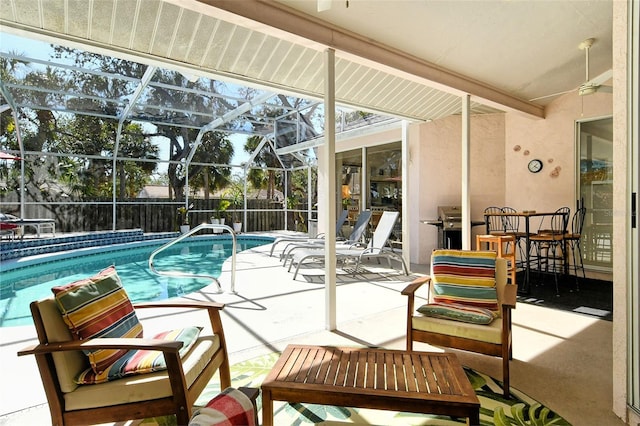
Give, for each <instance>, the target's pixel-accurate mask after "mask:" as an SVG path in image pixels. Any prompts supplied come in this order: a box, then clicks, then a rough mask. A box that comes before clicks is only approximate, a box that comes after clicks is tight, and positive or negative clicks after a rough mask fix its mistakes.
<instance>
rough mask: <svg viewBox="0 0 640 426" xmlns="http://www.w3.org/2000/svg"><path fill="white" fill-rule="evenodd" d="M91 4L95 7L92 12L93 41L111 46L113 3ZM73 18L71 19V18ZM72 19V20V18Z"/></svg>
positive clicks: (107, 0) (97, 2)
mask: <svg viewBox="0 0 640 426" xmlns="http://www.w3.org/2000/svg"><path fill="white" fill-rule="evenodd" d="M89 4H91V5H93V9H92V10H91V16H90V19H91V34H90V36H89V37H90V38H91V40H94V41H98V42H100V43H106V44H111V31H112V30H113V25H114V22H113V18H114V16H113V11H114V7H113V1H111V0H105V1H96V2H93V3H90V2H89ZM70 18H71V17H70ZM71 19H72V18H71Z"/></svg>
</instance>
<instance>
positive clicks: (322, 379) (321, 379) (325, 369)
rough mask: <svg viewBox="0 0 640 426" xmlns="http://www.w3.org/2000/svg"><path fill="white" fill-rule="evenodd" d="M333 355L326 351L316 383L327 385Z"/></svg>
mask: <svg viewBox="0 0 640 426" xmlns="http://www.w3.org/2000/svg"><path fill="white" fill-rule="evenodd" d="M332 356H333V354H332V353H331V352H329V351H324V354H323V356H322V364H321V365H320V371H318V378H317V379H316V383H326V381H327V374H328V373H329V367H330V366H331V358H332Z"/></svg>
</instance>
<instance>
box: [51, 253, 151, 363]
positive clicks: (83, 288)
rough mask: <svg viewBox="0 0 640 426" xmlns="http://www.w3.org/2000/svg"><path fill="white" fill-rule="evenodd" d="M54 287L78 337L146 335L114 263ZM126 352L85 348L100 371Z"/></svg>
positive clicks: (64, 314) (65, 316)
mask: <svg viewBox="0 0 640 426" xmlns="http://www.w3.org/2000/svg"><path fill="white" fill-rule="evenodd" d="M51 290H52V291H53V294H54V296H55V299H56V303H57V305H58V308H59V309H60V312H61V313H62V318H63V319H64V322H65V323H66V324H67V326H68V327H69V330H71V333H72V335H73V336H74V338H76V339H78V340H85V339H91V338H98V337H128V338H134V337H142V324H140V321H138V317H137V316H136V312H135V310H134V309H133V305H132V304H131V302H130V300H129V296H128V295H127V292H126V291H125V289H124V288H123V287H122V283H121V281H120V277H118V274H117V272H116V269H115V267H114V266H110V267H109V268H106V269H104V270H102V271H101V272H99V273H98V274H97V275H95V276H93V277H90V278H87V279H83V280H80V281H75V282H73V283H71V284H67V285H64V286H59V287H53V288H52V289H51ZM126 353H127V351H126V350H117V349H115V350H112V349H97V350H87V351H85V354H86V355H87V356H88V357H89V364H90V365H91V368H92V369H93V371H94V372H95V373H96V374H100V373H101V372H103V371H104V370H106V369H107V368H109V366H110V365H111V364H113V363H114V362H116V361H117V360H118V359H120V358H121V357H123V356H124V355H125V354H126Z"/></svg>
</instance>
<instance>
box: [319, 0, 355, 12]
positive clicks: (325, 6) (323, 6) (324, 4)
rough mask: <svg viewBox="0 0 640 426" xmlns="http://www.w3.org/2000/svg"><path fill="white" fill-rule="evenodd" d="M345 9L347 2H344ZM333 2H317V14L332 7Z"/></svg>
mask: <svg viewBox="0 0 640 426" xmlns="http://www.w3.org/2000/svg"><path fill="white" fill-rule="evenodd" d="M344 2H345V7H346V8H347V9H348V8H349V0H344ZM333 3H334V0H318V12H324V11H325V10H329V9H331V8H332V7H333Z"/></svg>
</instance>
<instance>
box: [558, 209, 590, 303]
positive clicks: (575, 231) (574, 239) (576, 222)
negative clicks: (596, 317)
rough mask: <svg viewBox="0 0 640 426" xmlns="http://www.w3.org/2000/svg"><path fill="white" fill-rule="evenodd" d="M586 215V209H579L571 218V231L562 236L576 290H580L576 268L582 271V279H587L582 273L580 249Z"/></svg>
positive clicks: (582, 265) (583, 272) (582, 264)
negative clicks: (569, 254)
mask: <svg viewBox="0 0 640 426" xmlns="http://www.w3.org/2000/svg"><path fill="white" fill-rule="evenodd" d="M586 213H587V209H586V208H584V207H580V208H579V209H577V210H576V212H575V213H574V214H573V217H572V218H571V229H570V230H569V231H568V232H567V233H566V234H565V236H564V240H565V243H566V248H567V250H571V259H572V261H573V273H574V275H575V276H576V290H580V283H579V282H578V268H580V269H582V278H585V279H586V278H587V276H586V274H585V271H584V263H583V259H582V248H581V247H580V241H581V240H582V227H583V226H584V217H585V215H586ZM576 254H577V257H576ZM578 261H579V262H580V266H578Z"/></svg>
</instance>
